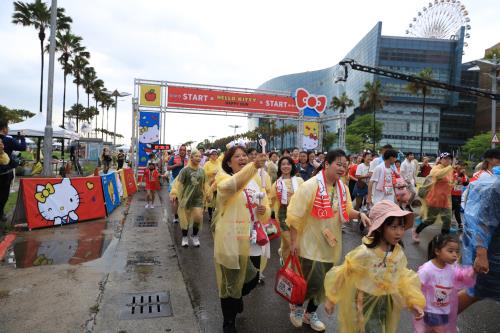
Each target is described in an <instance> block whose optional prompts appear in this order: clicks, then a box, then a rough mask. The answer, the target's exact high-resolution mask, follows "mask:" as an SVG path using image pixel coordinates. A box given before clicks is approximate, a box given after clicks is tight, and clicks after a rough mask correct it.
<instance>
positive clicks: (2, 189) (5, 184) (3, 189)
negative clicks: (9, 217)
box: [0, 170, 14, 218]
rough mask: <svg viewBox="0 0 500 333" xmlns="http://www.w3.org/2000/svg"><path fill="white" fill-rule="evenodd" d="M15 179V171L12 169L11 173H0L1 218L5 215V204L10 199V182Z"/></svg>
mask: <svg viewBox="0 0 500 333" xmlns="http://www.w3.org/2000/svg"><path fill="white" fill-rule="evenodd" d="M12 179H14V171H13V170H11V171H10V172H9V173H7V174H4V175H0V218H2V217H3V214H4V211H3V210H4V208H5V204H6V203H7V200H8V199H9V194H10V184H11V183H12Z"/></svg>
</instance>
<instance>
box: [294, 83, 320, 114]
mask: <svg viewBox="0 0 500 333" xmlns="http://www.w3.org/2000/svg"><path fill="white" fill-rule="evenodd" d="M295 96H296V97H295V103H296V104H297V108H298V109H299V110H302V109H305V108H306V107H309V108H311V109H314V110H316V111H317V112H318V113H322V112H323V111H325V109H326V101H327V99H326V96H324V95H313V94H310V93H309V92H308V91H307V90H305V89H304V88H298V89H297V90H296V91H295Z"/></svg>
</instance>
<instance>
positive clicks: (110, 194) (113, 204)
mask: <svg viewBox="0 0 500 333" xmlns="http://www.w3.org/2000/svg"><path fill="white" fill-rule="evenodd" d="M101 179H102V191H103V193H104V202H105V203H106V212H107V213H108V215H109V214H111V212H112V211H114V210H115V209H116V208H117V207H118V206H120V194H119V193H118V185H117V184H116V173H115V172H110V173H108V174H105V175H102V176H101Z"/></svg>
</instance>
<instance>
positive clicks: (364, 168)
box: [146, 141, 500, 332]
mask: <svg viewBox="0 0 500 333" xmlns="http://www.w3.org/2000/svg"><path fill="white" fill-rule="evenodd" d="M146 171H147V174H148V176H147V178H148V180H146V184H147V189H148V198H151V196H152V195H154V192H155V190H157V189H158V188H159V187H157V186H153V185H151V184H152V183H154V184H159V182H160V179H161V178H163V179H167V182H168V183H169V187H170V201H171V203H172V207H173V211H174V214H175V215H174V219H173V221H174V222H175V223H180V227H181V230H182V243H181V245H182V247H186V248H187V247H189V246H190V244H192V246H194V247H200V240H199V237H198V235H199V232H200V230H201V227H202V225H203V218H204V214H203V213H204V211H205V210H206V211H208V216H209V219H210V232H211V234H212V236H213V239H214V264H215V270H216V277H217V286H218V290H219V297H220V304H221V309H222V314H223V318H224V320H223V331H224V332H236V324H235V319H236V316H237V315H238V314H240V313H242V312H243V309H244V306H243V296H246V295H248V294H249V293H250V292H251V291H252V289H254V288H255V287H256V286H257V285H258V284H259V282H261V281H263V279H264V275H263V272H264V270H265V267H266V265H267V262H268V260H269V258H270V257H271V251H270V243H269V238H270V235H271V233H273V232H276V230H274V231H272V232H270V231H269V229H268V227H269V226H271V225H273V224H272V223H271V222H270V221H273V220H275V221H276V225H277V226H279V229H280V236H281V237H280V238H281V240H280V242H281V244H280V248H279V251H278V255H279V256H280V263H281V265H284V263H285V262H287V259H288V258H289V257H290V256H291V257H296V258H297V259H298V262H299V263H300V267H301V271H302V274H303V276H304V277H305V278H306V280H307V291H306V294H305V298H304V300H303V301H302V302H300V303H298V304H292V303H290V304H289V308H290V315H289V317H290V318H289V319H290V322H291V324H292V325H293V326H295V327H300V326H302V325H303V324H306V325H309V326H310V327H311V328H312V329H313V330H315V331H324V330H325V329H326V326H325V324H324V323H323V321H322V320H321V319H320V318H319V316H318V313H317V309H318V307H319V306H320V305H321V304H324V307H325V310H326V312H327V313H328V314H331V313H333V312H334V311H336V312H337V315H338V318H339V320H338V325H339V330H340V331H341V332H396V330H397V327H398V323H399V314H400V312H401V309H402V308H403V307H406V308H408V309H409V310H410V311H412V312H413V313H414V319H415V320H414V329H415V331H416V332H457V324H456V320H457V316H458V314H459V313H460V312H461V311H463V310H465V309H466V308H467V307H468V306H469V305H471V304H472V303H474V302H476V301H478V300H481V299H483V298H493V299H496V300H500V293H499V290H500V265H499V264H498V263H499V262H500V228H499V224H500V150H499V149H490V150H488V151H486V152H485V154H484V161H483V162H482V163H480V165H478V166H477V167H476V170H475V172H474V173H472V174H470V175H468V174H467V165H466V164H465V163H463V162H461V161H459V160H457V159H455V158H454V157H453V156H452V155H451V154H449V153H447V152H443V153H441V154H440V155H439V156H438V157H437V159H436V161H435V163H434V164H432V163H431V162H430V160H429V158H424V159H423V161H422V162H421V163H419V162H418V161H417V160H416V159H415V156H414V154H413V153H411V152H408V153H405V154H401V153H399V152H398V151H396V150H394V149H393V147H392V146H391V145H386V146H384V147H382V148H381V150H380V152H379V154H377V153H375V152H371V151H364V152H361V153H359V154H353V155H346V153H345V152H344V151H342V150H332V151H329V152H326V153H315V152H307V151H300V150H299V149H297V148H295V149H292V150H286V149H285V150H283V151H282V152H274V151H273V152H270V153H268V154H264V153H259V152H258V151H257V150H256V149H255V148H247V147H245V144H244V143H243V142H240V141H235V142H232V143H230V144H229V145H228V147H227V150H226V151H224V152H223V153H221V152H220V151H218V150H216V149H210V150H208V151H207V152H205V151H204V150H199V151H198V150H192V151H190V152H188V151H187V148H186V146H181V147H180V148H179V149H178V151H177V152H175V153H173V154H168V153H167V152H166V153H165V154H163V156H162V157H161V158H157V157H156V156H151V158H150V162H149V163H148V169H147V170H146ZM419 180H420V181H419ZM148 183H149V185H148ZM152 198H153V199H151V200H154V196H152ZM149 205H150V204H149V202H148V205H147V206H146V207H150V206H149ZM462 213H463V215H464V217H465V219H462ZM452 216H454V218H455V224H453V223H452V220H453V218H452ZM438 220H440V221H441V222H442V227H441V232H440V233H439V234H437V235H435V236H434V237H432V240H431V242H430V243H429V244H428V245H427V250H428V251H427V252H428V260H429V261H428V262H426V263H422V266H421V267H420V268H419V270H418V272H414V271H412V270H411V269H409V268H408V264H407V259H406V257H405V251H404V247H403V246H402V239H403V236H404V234H405V231H406V230H411V237H412V240H413V241H414V242H415V243H419V242H420V241H421V240H420V234H421V232H422V231H423V230H424V229H425V228H426V227H428V226H430V225H432V224H434V223H435V222H436V221H438ZM349 223H353V224H354V225H359V229H360V232H361V233H362V234H363V236H364V237H363V238H362V242H361V244H360V245H359V246H358V247H357V248H355V249H353V250H352V251H350V252H349V253H348V254H347V255H346V256H345V257H342V237H343V232H342V229H343V227H344V226H345V225H347V224H349ZM271 229H272V228H271ZM189 230H192V236H191V237H189V236H188V235H189ZM461 253H463V256H461ZM460 258H461V259H460Z"/></svg>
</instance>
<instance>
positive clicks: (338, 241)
mask: <svg viewBox="0 0 500 333" xmlns="http://www.w3.org/2000/svg"><path fill="white" fill-rule="evenodd" d="M317 190H318V181H317V179H316V177H312V178H311V179H309V180H307V181H306V182H304V183H303V184H302V185H301V186H299V189H298V190H297V192H296V193H295V194H294V195H293V197H292V199H291V201H290V204H289V205H288V210H287V218H286V223H287V225H288V226H289V227H293V228H294V229H295V230H297V245H298V249H299V257H300V258H299V259H300V263H301V266H302V271H303V273H304V275H305V277H306V279H307V284H308V286H307V293H306V300H307V299H309V300H311V299H312V300H314V303H315V304H316V305H320V304H321V303H322V302H323V301H324V298H325V293H324V287H323V284H324V278H325V275H326V273H327V272H328V270H330V268H331V267H332V266H333V265H334V264H337V263H338V262H339V260H340V256H341V254H342V231H341V227H342V226H341V224H342V221H341V218H340V210H339V199H338V194H337V191H334V190H333V188H332V186H329V185H327V191H328V193H329V194H330V196H331V200H332V207H333V217H331V218H327V219H318V218H316V217H314V216H312V215H311V210H312V207H313V201H314V199H315V197H316V192H317ZM345 190H346V193H347V197H346V201H347V202H346V203H347V207H346V209H347V213H348V214H350V212H351V210H352V202H351V195H350V194H349V189H348V188H347V186H345ZM332 194H333V196H332ZM326 235H328V237H329V239H330V242H329V241H328V239H327V236H326ZM332 240H333V241H332Z"/></svg>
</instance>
